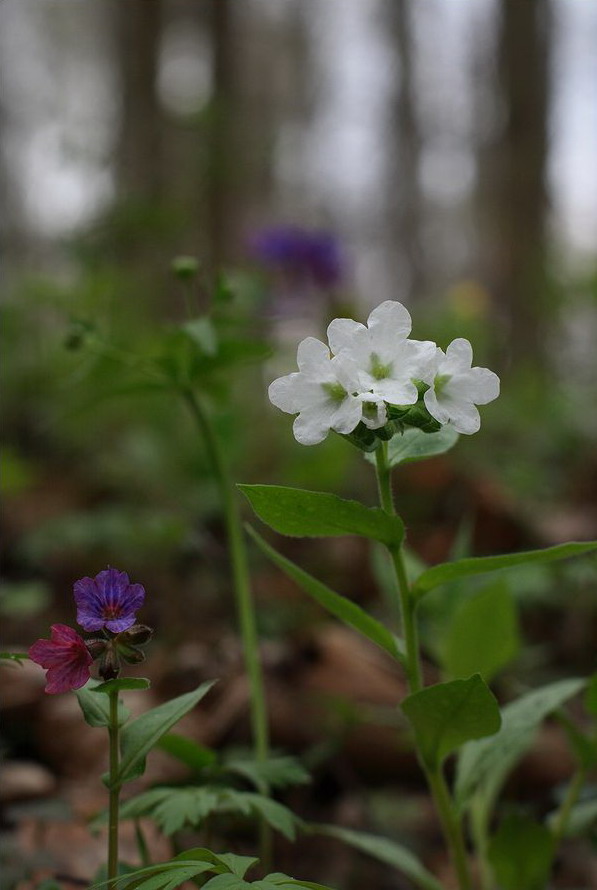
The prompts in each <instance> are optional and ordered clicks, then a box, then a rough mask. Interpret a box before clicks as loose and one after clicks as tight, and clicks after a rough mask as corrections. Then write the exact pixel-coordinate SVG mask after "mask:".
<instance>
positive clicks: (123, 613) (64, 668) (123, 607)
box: [29, 568, 145, 694]
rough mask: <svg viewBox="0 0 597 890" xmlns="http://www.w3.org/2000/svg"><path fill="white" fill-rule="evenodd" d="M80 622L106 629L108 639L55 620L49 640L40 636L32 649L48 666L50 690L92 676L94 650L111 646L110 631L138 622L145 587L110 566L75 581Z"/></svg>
mask: <svg viewBox="0 0 597 890" xmlns="http://www.w3.org/2000/svg"><path fill="white" fill-rule="evenodd" d="M74 596H75V602H76V604H77V622H78V624H80V625H81V627H82V628H84V630H87V631H100V630H101V631H104V633H105V634H106V639H105V640H101V641H99V640H94V641H89V643H90V644H91V643H93V644H94V645H93V646H91V645H88V644H87V643H86V642H85V640H83V638H82V637H80V636H79V634H78V633H77V632H76V631H75V630H73V629H72V628H71V627H68V626H67V625H65V624H53V625H52V628H51V638H50V639H49V640H37V642H36V643H34V644H33V646H31V648H30V649H29V658H30V659H31V660H32V661H34V662H36V664H39V665H41V666H42V667H43V668H44V669H45V670H47V672H48V673H47V678H46V679H47V682H46V692H49V693H50V694H53V693H57V692H68V690H69V689H79V688H80V687H81V686H84V685H85V683H86V682H87V680H88V679H89V677H90V676H91V672H90V667H91V664H92V663H93V658H94V656H93V655H92V652H93V653H96V652H97V653H103V652H104V651H105V650H106V648H108V647H109V646H110V642H111V639H110V633H112V634H120V633H123V632H125V631H128V630H129V628H131V627H132V626H133V625H134V624H135V620H136V612H137V610H138V609H140V608H141V606H142V605H143V601H144V599H145V590H144V589H143V587H142V586H141V584H131V583H130V581H129V577H128V575H127V574H126V572H119V571H118V569H112V568H108V569H106V570H104V571H103V572H100V573H99V574H98V575H96V576H95V578H81V579H80V580H79V581H76V582H75V587H74Z"/></svg>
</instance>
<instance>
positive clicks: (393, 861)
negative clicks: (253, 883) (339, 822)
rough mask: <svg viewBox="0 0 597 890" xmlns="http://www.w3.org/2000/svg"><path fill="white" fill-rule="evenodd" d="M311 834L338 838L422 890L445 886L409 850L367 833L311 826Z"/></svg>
mask: <svg viewBox="0 0 597 890" xmlns="http://www.w3.org/2000/svg"><path fill="white" fill-rule="evenodd" d="M309 828H310V829H311V831H314V832H316V833H317V834H325V835H326V836H327V837H335V838H337V839H338V840H340V841H343V842H344V843H345V844H349V846H351V847H354V848H355V849H356V850H360V851H361V853H365V854H366V855H367V856H371V857H372V858H373V859H377V860H378V861H379V862H385V864H386V865H391V866H392V868H395V869H397V870H398V871H400V872H402V874H404V875H406V877H407V878H409V879H410V880H411V881H412V882H413V884H414V885H415V886H416V887H419V888H420V890H442V885H441V884H440V882H439V881H438V880H437V878H434V877H433V875H432V874H431V872H429V871H427V869H426V868H425V866H424V865H422V864H421V862H420V861H419V860H418V859H417V857H416V856H415V855H414V854H413V853H411V851H410V850H409V849H408V848H407V847H403V846H402V844H397V843H396V842H395V841H392V840H390V839H389V838H386V837H380V836H379V835H375V834H368V833H367V832H365V831H353V830H352V829H351V828H339V827H337V826H335V825H318V824H316V823H312V824H311V825H309Z"/></svg>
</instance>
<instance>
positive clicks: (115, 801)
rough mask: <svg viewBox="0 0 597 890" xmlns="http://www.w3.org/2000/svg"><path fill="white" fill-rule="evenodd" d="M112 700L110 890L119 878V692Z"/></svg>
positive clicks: (109, 837) (109, 813)
mask: <svg viewBox="0 0 597 890" xmlns="http://www.w3.org/2000/svg"><path fill="white" fill-rule="evenodd" d="M108 695H109V699H110V724H109V726H108V736H109V739H110V798H109V805H108V881H109V883H108V890H114V888H115V887H116V884H115V879H116V877H117V876H118V815H119V809H120V785H117V784H116V778H117V776H118V764H119V756H120V752H119V738H118V736H119V726H118V690H117V689H114V690H112V691H111V692H109V693H108Z"/></svg>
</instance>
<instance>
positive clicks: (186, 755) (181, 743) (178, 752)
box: [158, 732, 218, 773]
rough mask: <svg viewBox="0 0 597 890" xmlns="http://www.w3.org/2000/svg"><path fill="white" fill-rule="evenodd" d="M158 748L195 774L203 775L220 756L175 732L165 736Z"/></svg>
mask: <svg viewBox="0 0 597 890" xmlns="http://www.w3.org/2000/svg"><path fill="white" fill-rule="evenodd" d="M158 747H159V748H161V749H162V751H166V752H167V753H168V754H171V755H172V757H176V759H177V760H180V762H181V763H184V764H185V766H188V767H189V769H192V770H193V772H195V773H201V772H202V771H203V770H204V769H205V767H206V766H212V765H213V764H214V763H215V762H216V760H217V759H218V755H217V754H216V752H215V751H214V750H212V749H211V748H207V747H206V746H205V745H200V744H199V743H198V742H195V741H194V740H193V739H189V738H187V737H186V736H182V735H178V733H174V732H169V733H168V735H165V736H163V737H162V738H161V739H160V740H159V742H158Z"/></svg>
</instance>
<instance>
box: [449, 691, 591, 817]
mask: <svg viewBox="0 0 597 890" xmlns="http://www.w3.org/2000/svg"><path fill="white" fill-rule="evenodd" d="M584 684H585V680H583V679H573V680H559V681H558V682H557V683H552V684H550V685H549V686H544V687H542V688H541V689H534V690H533V691H532V692H528V693H527V694H526V695H523V696H522V697H521V698H519V699H517V700H516V701H514V702H511V703H510V704H508V705H506V706H505V707H504V708H502V726H501V729H500V730H499V732H498V733H496V735H494V736H492V737H491V738H489V739H481V740H479V741H471V742H469V743H468V744H467V745H466V746H465V747H464V748H463V750H462V751H461V753H460V756H459V758H458V765H457V770H456V784H455V792H456V801H457V803H458V804H459V806H460V807H464V806H466V804H467V802H468V801H469V800H470V798H471V796H472V795H473V794H474V793H475V792H476V791H477V790H478V789H480V790H481V791H482V794H483V797H484V798H485V800H486V803H485V808H486V809H488V808H489V806H490V805H491V803H492V801H493V800H494V799H495V795H496V794H497V792H498V791H499V789H500V788H501V786H502V783H503V782H504V780H505V778H506V776H507V775H508V773H509V772H510V770H511V769H512V768H513V767H514V766H515V765H516V763H517V762H518V760H519V759H520V758H521V757H522V756H523V754H524V753H525V752H526V751H527V749H528V748H529V747H530V745H531V743H532V740H533V736H534V733H535V730H536V729H537V727H538V726H539V724H540V723H541V722H542V721H543V720H544V719H545V718H546V717H547V716H548V715H549V714H551V713H552V712H553V711H555V710H556V709H557V708H559V707H560V705H562V704H563V703H564V702H565V701H567V700H568V699H569V698H572V696H573V695H576V694H577V693H578V692H580V690H581V689H582V687H583V686H584Z"/></svg>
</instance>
